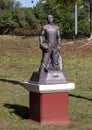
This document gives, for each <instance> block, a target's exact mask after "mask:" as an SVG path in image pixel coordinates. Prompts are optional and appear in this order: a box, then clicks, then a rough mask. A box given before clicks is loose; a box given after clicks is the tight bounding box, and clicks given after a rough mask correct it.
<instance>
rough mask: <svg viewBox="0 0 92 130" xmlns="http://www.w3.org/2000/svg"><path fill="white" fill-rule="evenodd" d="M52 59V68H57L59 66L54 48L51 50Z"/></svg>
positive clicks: (57, 55)
mask: <svg viewBox="0 0 92 130" xmlns="http://www.w3.org/2000/svg"><path fill="white" fill-rule="evenodd" d="M52 58H53V65H54V67H58V66H59V52H58V51H57V49H56V48H54V49H53V52H52Z"/></svg>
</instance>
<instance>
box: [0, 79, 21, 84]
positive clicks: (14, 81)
mask: <svg viewBox="0 0 92 130" xmlns="http://www.w3.org/2000/svg"><path fill="white" fill-rule="evenodd" d="M0 81H2V82H8V83H11V84H14V85H21V86H23V83H21V82H19V81H16V80H9V79H3V78H0Z"/></svg>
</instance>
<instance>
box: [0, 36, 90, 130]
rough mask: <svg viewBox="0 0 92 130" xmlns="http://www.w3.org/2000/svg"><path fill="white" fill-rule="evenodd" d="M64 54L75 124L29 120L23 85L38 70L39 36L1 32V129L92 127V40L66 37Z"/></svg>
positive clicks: (79, 129) (73, 129) (87, 129)
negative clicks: (70, 85)
mask: <svg viewBox="0 0 92 130" xmlns="http://www.w3.org/2000/svg"><path fill="white" fill-rule="evenodd" d="M61 55H62V57H63V64H64V67H63V69H64V72H65V74H66V75H67V77H68V80H69V81H71V82H74V83H75V84H76V89H75V90H73V91H71V92H70V93H69V118H70V120H71V121H72V122H73V124H71V125H64V126H62V125H59V126H54V125H51V126H40V125H36V124H33V123H31V122H30V121H29V120H28V107H29V97H28V96H29V95H28V91H26V90H25V89H24V88H22V87H21V83H22V82H25V81H28V80H29V79H30V77H31V75H32V73H33V71H36V70H38V68H39V65H40V61H41V50H40V49H39V45H38V37H25V36H23V37H21V36H0V130H36V129H37V130H92V43H91V42H89V43H88V42H87V40H86V39H81V40H77V41H66V40H63V42H62V48H61Z"/></svg>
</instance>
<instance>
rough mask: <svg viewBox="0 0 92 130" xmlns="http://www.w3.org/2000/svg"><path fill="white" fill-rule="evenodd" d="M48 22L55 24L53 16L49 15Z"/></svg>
mask: <svg viewBox="0 0 92 130" xmlns="http://www.w3.org/2000/svg"><path fill="white" fill-rule="evenodd" d="M48 22H49V23H52V22H53V16H52V15H48Z"/></svg>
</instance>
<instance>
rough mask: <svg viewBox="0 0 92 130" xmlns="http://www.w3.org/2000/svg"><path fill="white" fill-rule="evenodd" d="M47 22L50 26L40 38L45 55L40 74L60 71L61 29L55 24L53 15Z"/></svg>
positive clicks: (46, 26)
mask: <svg viewBox="0 0 92 130" xmlns="http://www.w3.org/2000/svg"><path fill="white" fill-rule="evenodd" d="M47 20H48V24H47V25H45V26H44V27H43V28H42V31H41V35H40V38H39V41H40V48H41V49H42V53H43V54H42V61H41V66H40V72H44V71H48V70H50V69H52V70H55V69H57V70H60V63H59V61H60V60H59V59H60V43H61V36H60V31H59V27H58V26H56V25H54V24H53V16H52V15H48V16H47ZM44 40H45V41H44ZM61 66H62V65H61Z"/></svg>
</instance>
